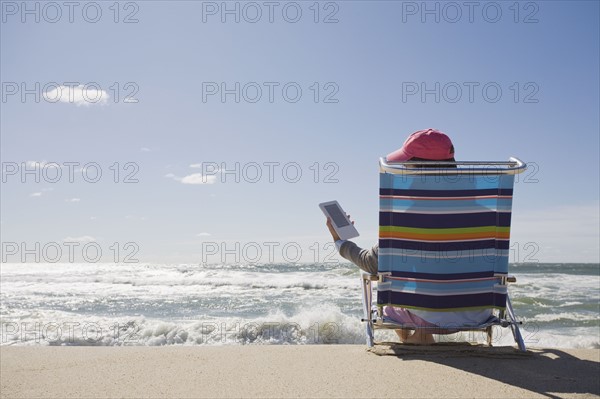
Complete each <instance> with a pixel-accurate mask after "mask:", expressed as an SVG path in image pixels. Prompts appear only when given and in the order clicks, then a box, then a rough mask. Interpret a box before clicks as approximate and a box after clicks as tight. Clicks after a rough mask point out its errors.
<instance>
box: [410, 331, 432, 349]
mask: <svg viewBox="0 0 600 399" xmlns="http://www.w3.org/2000/svg"><path fill="white" fill-rule="evenodd" d="M402 342H405V343H407V344H417V345H430V344H434V343H435V340H434V339H433V335H431V334H428V333H426V332H423V331H422V330H417V331H415V333H414V334H413V335H411V336H410V337H407V339H405V340H404V341H402Z"/></svg>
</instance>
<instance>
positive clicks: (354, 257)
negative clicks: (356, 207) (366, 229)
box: [327, 215, 379, 274]
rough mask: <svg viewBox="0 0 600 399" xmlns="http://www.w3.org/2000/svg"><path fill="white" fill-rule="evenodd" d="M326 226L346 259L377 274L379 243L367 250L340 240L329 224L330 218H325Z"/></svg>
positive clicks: (350, 242) (368, 271)
mask: <svg viewBox="0 0 600 399" xmlns="http://www.w3.org/2000/svg"><path fill="white" fill-rule="evenodd" d="M348 218H350V215H348ZM352 224H354V222H352ZM327 228H328V229H329V232H330V233H331V237H332V238H333V241H334V242H335V246H336V247H337V249H338V251H339V252H340V255H342V257H343V258H345V259H348V260H349V261H350V262H352V263H354V264H355V265H356V266H358V267H360V268H361V269H362V270H364V271H366V272H367V273H370V274H377V263H378V255H379V244H375V245H374V246H373V248H371V249H369V250H367V249H362V248H360V247H359V246H358V245H356V244H355V243H353V242H352V241H346V240H341V239H340V236H339V235H338V234H337V232H336V231H335V229H334V228H333V226H332V225H331V219H329V218H327Z"/></svg>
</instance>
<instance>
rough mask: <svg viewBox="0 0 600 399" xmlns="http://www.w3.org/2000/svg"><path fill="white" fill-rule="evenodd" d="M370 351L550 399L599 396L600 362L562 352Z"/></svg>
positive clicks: (477, 348)
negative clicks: (417, 361)
mask: <svg viewBox="0 0 600 399" xmlns="http://www.w3.org/2000/svg"><path fill="white" fill-rule="evenodd" d="M369 351H370V352H372V353H375V354H377V355H380V356H386V355H387V356H397V357H399V358H401V359H402V360H403V361H410V360H423V361H428V362H434V363H437V364H441V365H445V366H448V367H453V368H456V369H459V370H462V371H466V372H469V373H473V374H477V375H480V376H483V377H487V378H491V379H493V380H496V381H500V382H503V383H506V384H508V385H511V386H515V387H519V388H522V389H526V390H529V391H532V392H536V393H539V394H541V395H546V396H548V397H550V398H558V397H561V396H562V394H571V395H572V394H579V395H600V359H594V360H582V359H579V358H577V357H575V356H573V355H571V354H569V353H566V352H564V351H561V350H559V349H530V350H528V351H527V352H525V353H524V352H519V351H518V350H517V349H515V348H512V347H487V346H484V345H469V344H436V345H431V346H416V345H406V344H398V343H392V342H388V343H381V344H378V345H376V346H375V347H374V348H370V349H369ZM596 356H600V352H596Z"/></svg>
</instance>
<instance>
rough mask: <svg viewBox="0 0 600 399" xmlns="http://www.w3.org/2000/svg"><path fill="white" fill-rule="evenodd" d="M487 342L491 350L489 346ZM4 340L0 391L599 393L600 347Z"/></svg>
mask: <svg viewBox="0 0 600 399" xmlns="http://www.w3.org/2000/svg"><path fill="white" fill-rule="evenodd" d="M486 349H490V350H486ZM494 349H495V348H466V349H465V348H464V347H463V348H460V347H458V346H456V347H452V346H447V347H439V348H434V349H424V348H415V347H408V346H406V345H405V346H402V347H389V346H388V347H386V346H381V347H379V348H378V350H377V351H378V353H379V354H376V353H373V352H370V351H367V348H366V346H362V345H313V346H287V345H265V346H221V347H218V346H204V347H203V346H185V347H184V346H179V347H175V346H169V347H40V346H38V347H2V348H0V363H1V364H0V366H1V369H0V372H1V373H0V384H1V394H0V396H1V397H2V398H33V397H36V398H41V397H43V398H100V397H102V398H134V397H135V398H202V397H286V398H288V397H294V398H296V397H344V398H348V397H435V398H439V397H458V398H466V397H489V398H497V397H511V398H515V397H519V398H530V397H548V396H550V397H577V398H579V397H597V396H598V395H600V377H599V376H600V366H599V365H600V350H596V349H568V350H567V349H533V350H531V351H530V353H529V354H526V355H521V354H518V353H516V352H515V351H513V350H512V349H509V350H500V349H496V351H494Z"/></svg>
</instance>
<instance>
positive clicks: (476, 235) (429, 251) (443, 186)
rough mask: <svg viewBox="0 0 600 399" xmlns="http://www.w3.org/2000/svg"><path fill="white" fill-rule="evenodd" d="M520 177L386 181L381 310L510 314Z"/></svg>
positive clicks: (390, 177)
mask: <svg viewBox="0 0 600 399" xmlns="http://www.w3.org/2000/svg"><path fill="white" fill-rule="evenodd" d="M513 183H514V176H513V175H493V174H486V175H474V174H465V175H454V176H452V175H451V174H449V175H447V176H442V175H414V176H411V175H396V174H389V173H385V172H382V173H381V174H380V193H379V205H380V206H379V208H380V209H379V272H380V273H382V272H383V273H389V274H388V275H387V276H386V277H384V280H383V281H382V282H381V283H379V284H378V295H377V303H378V305H380V306H383V305H393V306H401V307H405V308H412V309H421V310H429V311H458V310H475V309H485V308H498V309H504V308H505V305H506V295H507V293H506V286H503V285H500V279H501V276H503V275H506V274H507V273H508V252H509V247H510V244H509V242H510V241H509V240H510V217H511V208H512V193H513Z"/></svg>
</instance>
